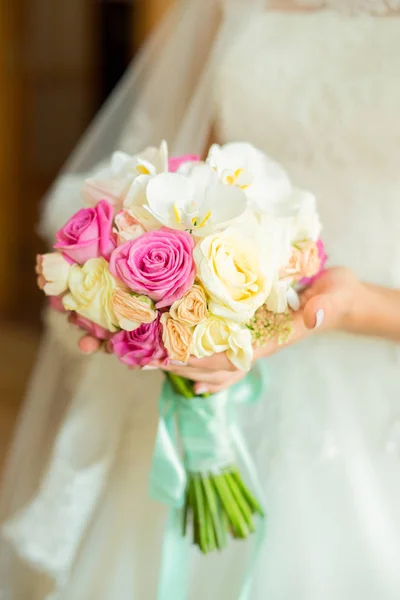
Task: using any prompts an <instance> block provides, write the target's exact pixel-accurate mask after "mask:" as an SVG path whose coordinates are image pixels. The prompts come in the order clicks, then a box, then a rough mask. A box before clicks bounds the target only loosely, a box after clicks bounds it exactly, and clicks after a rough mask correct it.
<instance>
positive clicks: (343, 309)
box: [162, 268, 361, 394]
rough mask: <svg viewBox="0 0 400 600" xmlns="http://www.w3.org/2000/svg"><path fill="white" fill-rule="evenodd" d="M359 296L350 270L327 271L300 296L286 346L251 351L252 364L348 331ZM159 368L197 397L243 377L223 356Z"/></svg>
mask: <svg viewBox="0 0 400 600" xmlns="http://www.w3.org/2000/svg"><path fill="white" fill-rule="evenodd" d="M360 294H361V284H360V283H359V281H358V280H357V278H356V277H355V276H354V275H353V273H352V272H351V271H350V270H348V269H345V268H334V269H328V270H327V271H325V272H324V273H323V275H322V276H321V277H320V278H319V279H317V280H316V281H315V282H314V283H313V284H312V285H311V286H310V287H309V288H308V289H307V290H306V291H305V292H303V294H302V295H301V309H300V310H299V311H298V312H297V313H295V314H294V317H293V335H292V337H291V339H290V341H289V342H288V344H284V345H280V344H279V343H278V341H277V340H271V341H270V342H269V343H268V344H267V345H265V346H263V347H262V348H257V349H256V350H255V353H254V354H255V360H257V359H259V358H266V357H268V356H271V355H273V354H275V353H276V352H279V351H281V350H282V349H284V348H285V347H286V346H287V345H293V344H296V343H297V342H300V341H302V340H303V339H305V338H307V337H309V336H310V335H313V334H314V333H316V332H321V331H329V330H346V329H350V323H351V321H352V314H353V311H354V307H355V305H356V304H357V300H358V297H359V295H360ZM162 368H164V369H165V370H168V371H173V372H174V373H176V374H177V375H181V376H182V377H187V378H188V379H191V380H193V381H196V386H195V390H196V392H197V393H198V394H202V393H207V392H208V393H215V392H219V391H222V390H223V389H225V388H227V387H230V386H231V385H233V384H234V383H237V382H238V381H240V379H242V378H243V377H244V376H245V375H246V373H245V372H244V371H239V370H238V369H236V368H235V367H234V366H233V365H232V363H231V362H230V361H229V359H228V358H227V356H226V354H225V353H221V354H217V355H216V356H212V357H209V358H202V359H197V358H194V357H191V358H190V360H189V362H188V364H187V365H174V364H170V365H168V367H162Z"/></svg>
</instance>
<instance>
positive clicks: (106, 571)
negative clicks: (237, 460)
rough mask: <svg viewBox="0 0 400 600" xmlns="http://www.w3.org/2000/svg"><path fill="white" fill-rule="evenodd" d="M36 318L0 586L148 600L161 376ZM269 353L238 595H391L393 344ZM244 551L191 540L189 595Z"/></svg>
mask: <svg viewBox="0 0 400 600" xmlns="http://www.w3.org/2000/svg"><path fill="white" fill-rule="evenodd" d="M51 320H52V321H53V323H52V326H51V328H50V329H49V333H47V335H46V337H45V338H44V340H43V343H42V348H41V350H40V353H39V356H38V363H37V367H36V370H35V372H34V376H33V379H32V382H31V386H30V390H29V394H28V399H27V403H26V406H25V409H24V411H23V414H22V417H21V421H20V425H19V427H18V430H17V434H16V438H15V442H14V445H13V449H12V453H11V456H10V460H9V466H8V469H7V473H6V479H5V482H4V485H3V491H2V518H3V521H4V525H3V529H2V537H1V545H0V566H1V578H0V581H1V591H2V595H1V596H0V597H1V598H2V599H3V598H4V599H6V600H25V599H29V600H43V599H45V598H46V600H47V599H49V600H50V599H51V600H72V599H73V600H115V599H117V598H118V600H119V599H121V600H122V599H123V600H125V599H127V600H128V599H129V600H130V599H138V600H147V599H148V600H153V599H154V600H156V598H157V575H158V572H159V568H160V560H161V559H160V557H161V547H162V538H163V532H164V525H165V517H166V509H165V507H163V506H161V505H158V504H157V503H155V502H153V501H151V500H149V498H148V495H147V478H148V472H149V469H150V464H151V457H152V449H153V443H154V438H155V431H156V426H157V396H158V393H159V390H160V384H161V381H162V378H161V375H160V374H159V373H158V372H152V371H150V372H140V373H139V372H132V371H129V370H128V369H126V368H125V367H124V366H123V365H121V364H119V363H118V362H117V361H116V360H115V359H114V358H113V357H111V356H107V355H103V354H99V355H96V356H93V357H88V358H82V357H81V356H79V354H78V353H77V351H76V349H75V342H76V332H72V331H68V335H67V334H66V331H65V329H66V328H67V327H69V326H68V325H67V324H66V323H65V319H64V317H63V316H60V315H56V314H54V315H52V316H51ZM61 339H62V340H63V342H61ZM66 339H68V340H69V342H68V344H67V345H66V344H65V340H66ZM305 346H308V347H307V348H305ZM269 363H270V364H269V368H270V373H271V387H270V389H269V392H268V395H267V396H266V397H265V398H264V399H263V401H262V402H261V403H260V404H259V405H258V406H256V407H253V408H246V409H243V410H244V412H243V414H242V427H243V429H244V431H245V434H246V436H247V439H248V442H249V447H250V450H251V452H252V454H253V456H254V458H255V460H256V462H257V466H258V469H259V472H260V476H261V479H262V481H263V484H264V488H265V496H266V502H267V509H268V526H267V537H266V541H265V543H264V547H263V550H262V554H261V558H260V561H259V567H258V572H257V575H256V578H255V582H254V589H253V593H252V595H251V598H252V600H264V599H265V598H268V600H293V598H296V600H314V599H315V600H321V598H324V600H358V599H359V600H377V599H379V600H398V598H399V597H400V570H399V568H398V565H399V557H400V465H399V456H400V380H399V377H398V368H399V364H398V356H397V354H396V349H395V347H394V346H393V345H391V344H389V343H386V342H382V343H380V342H372V341H371V342H367V341H365V340H354V339H350V338H346V337H343V336H337V337H336V336H332V337H330V338H325V337H322V336H321V338H320V339H318V340H313V341H312V343H311V342H310V343H307V344H304V345H299V346H298V347H294V348H291V349H288V350H286V351H285V352H283V353H281V355H279V356H276V357H274V358H273V359H270V361H269ZM397 419H399V420H397ZM250 543H251V541H250ZM247 546H248V544H247V543H244V542H232V543H231V545H230V547H229V548H228V549H227V550H226V551H225V552H224V553H222V554H220V555H211V556H208V557H203V556H201V555H200V554H199V553H198V552H197V551H195V550H193V551H192V557H191V567H190V568H191V577H190V593H189V596H188V598H189V599H190V600H202V599H203V598H209V599H210V600H214V599H215V600H235V598H237V597H238V595H239V590H240V584H241V581H242V577H243V574H244V566H245V557H246V553H247V551H248V549H249V548H248V547H247Z"/></svg>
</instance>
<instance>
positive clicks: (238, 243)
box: [193, 228, 270, 323]
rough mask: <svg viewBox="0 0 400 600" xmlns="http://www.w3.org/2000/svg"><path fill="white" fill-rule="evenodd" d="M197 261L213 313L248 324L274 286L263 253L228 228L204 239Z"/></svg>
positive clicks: (198, 245) (196, 250)
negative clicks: (267, 272) (262, 261)
mask: <svg viewBox="0 0 400 600" xmlns="http://www.w3.org/2000/svg"><path fill="white" fill-rule="evenodd" d="M193 258H194V260H195V263H196V266H197V276H198V278H199V280H200V281H201V283H202V284H203V287H204V289H205V290H206V292H207V294H208V296H209V298H210V304H209V308H210V311H211V312H212V313H213V314H215V315H218V316H220V317H224V318H226V319H231V320H232V321H235V322H237V323H246V322H247V321H249V320H250V319H251V318H252V316H253V315H254V313H255V312H256V310H257V309H258V308H259V307H260V306H261V305H262V304H264V302H265V300H266V298H267V296H268V293H269V287H270V285H269V279H268V277H267V276H266V275H265V271H264V269H263V266H262V265H261V263H260V253H259V252H258V251H257V246H255V245H253V244H252V243H251V242H250V241H249V240H248V239H246V238H244V237H243V236H242V235H241V234H240V232H239V231H238V230H236V229H234V228H228V229H226V230H225V231H223V232H220V233H215V234H213V235H210V236H208V237H206V238H204V239H203V240H201V241H200V242H199V243H198V244H197V246H196V247H195V249H194V251H193Z"/></svg>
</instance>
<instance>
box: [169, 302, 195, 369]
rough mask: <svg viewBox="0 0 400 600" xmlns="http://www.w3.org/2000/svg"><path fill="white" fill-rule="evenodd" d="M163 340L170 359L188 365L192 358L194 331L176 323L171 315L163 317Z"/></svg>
mask: <svg viewBox="0 0 400 600" xmlns="http://www.w3.org/2000/svg"><path fill="white" fill-rule="evenodd" d="M161 325H162V339H163V343H164V346H165V347H166V349H167V352H168V358H170V359H171V360H179V361H180V362H184V363H186V362H187V361H188V360H189V356H190V346H191V342H192V337H193V333H192V329H191V328H190V327H188V326H187V325H185V324H183V323H179V321H175V319H173V318H172V317H171V315H170V314H169V313H164V314H163V315H162V316H161Z"/></svg>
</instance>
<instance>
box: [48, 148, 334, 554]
mask: <svg viewBox="0 0 400 600" xmlns="http://www.w3.org/2000/svg"><path fill="white" fill-rule="evenodd" d="M82 196H83V200H84V202H85V204H86V208H82V209H81V210H80V211H79V212H77V213H76V214H74V215H73V216H72V217H71V218H70V220H69V221H68V222H67V223H66V224H65V226H64V227H63V228H62V229H60V230H59V231H58V233H57V235H56V243H55V245H54V252H52V253H50V254H44V255H41V256H38V258H37V266H36V272H37V275H38V284H39V286H40V288H41V289H43V290H44V292H45V293H46V294H47V295H48V296H52V297H53V298H52V301H53V305H54V306H58V307H62V309H63V310H65V311H68V312H69V313H70V320H71V321H72V322H73V323H74V324H75V325H77V326H79V327H81V328H82V329H84V330H86V331H88V332H89V333H90V334H92V335H93V336H95V337H97V338H98V339H100V340H103V341H104V343H105V344H107V346H108V349H109V351H110V352H112V353H114V354H115V355H116V356H117V357H118V358H119V359H120V360H121V361H122V362H123V363H124V364H126V365H129V366H130V367H137V368H140V367H145V366H147V365H149V364H151V363H153V364H157V365H159V366H161V367H162V366H163V365H166V364H168V362H169V361H175V362H178V363H181V364H182V363H187V361H188V360H189V357H190V356H191V355H194V356H195V357H197V358H202V357H207V356H212V355H214V354H217V353H220V352H226V354H227V356H228V358H229V359H230V361H231V362H232V363H233V365H234V366H235V367H237V368H238V369H240V370H243V371H250V369H251V366H252V361H253V348H254V346H255V345H257V344H264V343H266V342H267V341H268V340H269V339H271V338H273V337H275V336H277V337H278V338H279V340H280V341H281V342H284V341H287V340H288V339H289V337H290V334H291V311H293V310H297V309H298V308H299V298H298V295H297V291H296V290H297V289H298V286H301V285H307V283H308V282H309V279H310V278H312V277H314V276H315V275H316V274H317V273H318V272H319V271H320V270H321V268H322V267H323V262H324V253H323V247H322V246H321V244H320V242H319V235H320V222H319V218H318V214H317V211H316V203H315V198H314V197H313V196H312V194H310V193H308V192H303V191H300V190H297V189H294V188H293V187H292V185H291V183H290V181H289V179H288V178H287V176H286V174H285V173H284V172H283V171H282V169H281V168H280V167H278V166H277V165H276V164H275V163H274V162H272V161H271V160H270V159H269V158H268V157H267V156H265V155H264V154H263V153H262V152H260V151H258V150H257V149H255V148H254V147H252V146H250V145H249V144H246V143H237V144H228V145H226V146H222V147H220V146H217V145H214V146H212V147H211V149H210V152H209V155H208V158H207V159H206V161H205V162H201V161H200V160H199V159H198V158H197V157H194V156H186V157H183V158H179V159H169V158H168V150H167V146H166V144H165V143H164V142H163V143H162V144H161V146H160V148H148V149H147V150H145V151H144V152H143V153H141V154H138V155H135V156H128V155H126V154H124V153H121V152H117V153H116V154H114V155H113V157H112V159H111V163H110V165H109V166H108V167H107V168H105V169H103V170H100V171H98V172H96V173H95V174H94V175H93V177H91V178H90V179H88V180H86V181H85V183H84V186H83V189H82ZM259 392H260V380H259V378H258V377H257V374H254V373H252V374H249V377H248V378H247V379H245V380H244V381H243V383H242V384H239V385H238V386H236V388H235V389H234V390H233V391H232V392H230V391H229V392H224V393H221V394H216V395H214V396H212V397H204V396H203V397H195V394H194V391H193V384H192V383H191V382H190V381H188V380H185V379H183V378H181V377H177V376H175V375H173V374H171V373H167V379H166V383H165V387H164V391H163V393H162V396H161V399H160V426H159V431H158V436H157V441H156V449H155V455H154V463H153V469H152V472H151V475H150V478H151V487H152V491H153V493H154V495H156V496H157V497H158V498H160V499H161V500H163V501H166V502H168V503H170V504H172V505H173V506H175V507H177V508H179V509H180V510H181V518H182V521H181V525H182V532H183V534H186V533H187V531H188V529H189V524H191V527H192V531H193V533H192V535H193V541H194V543H195V544H196V545H198V546H199V547H200V549H201V550H202V551H203V552H205V553H206V552H209V551H212V550H215V549H221V548H223V547H224V546H225V544H226V540H227V535H228V534H230V535H232V536H233V537H235V538H246V537H247V536H248V535H249V534H250V533H251V532H253V531H254V530H255V528H256V522H255V520H254V517H255V516H256V515H260V516H263V514H264V510H263V507H262V502H261V499H260V498H259V497H258V498H257V497H256V495H257V494H256V493H255V490H254V489H250V488H251V486H249V485H248V484H247V483H245V481H244V479H245V477H243V476H242V471H241V468H240V466H239V465H238V464H237V460H238V456H239V457H240V456H241V454H243V449H242V450H241V449H240V448H242V445H241V444H239V442H238V435H237V427H236V423H235V415H234V410H233V407H232V404H233V403H234V402H235V401H236V400H235V397H236V398H237V397H239V396H241V397H242V400H243V399H244V401H245V402H246V401H251V400H254V396H256V395H257V394H258V393H259ZM176 424H177V429H178V433H177V434H176V430H175V425H176ZM180 449H182V453H181V452H180ZM182 454H183V456H182Z"/></svg>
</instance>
